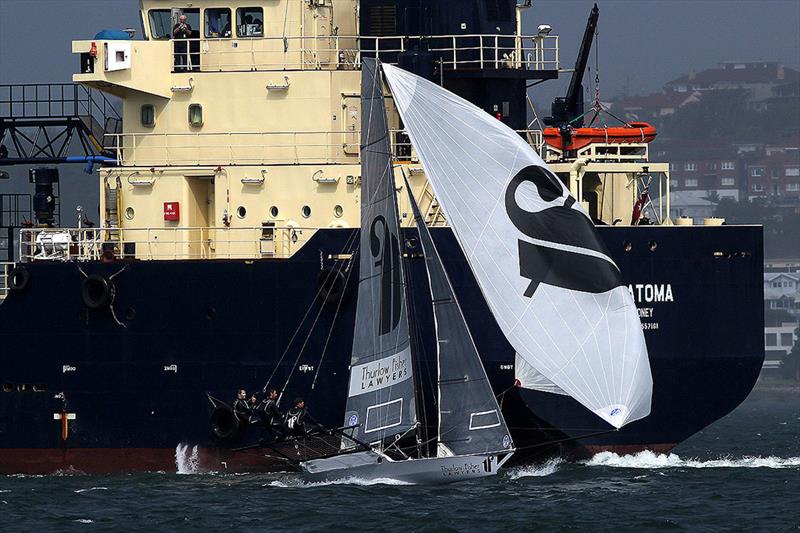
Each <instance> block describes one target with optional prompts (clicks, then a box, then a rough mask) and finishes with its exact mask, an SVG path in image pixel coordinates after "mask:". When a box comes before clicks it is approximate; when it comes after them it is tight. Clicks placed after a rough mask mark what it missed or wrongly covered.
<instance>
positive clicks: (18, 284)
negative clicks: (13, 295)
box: [8, 265, 31, 292]
mask: <svg viewBox="0 0 800 533" xmlns="http://www.w3.org/2000/svg"><path fill="white" fill-rule="evenodd" d="M30 281H31V273H30V272H29V271H28V269H27V268H25V267H24V266H22V265H20V266H17V267H14V268H13V269H12V270H11V272H10V273H9V274H8V288H9V289H11V290H12V291H14V292H22V291H24V290H25V289H27V288H28V284H29V283H30Z"/></svg>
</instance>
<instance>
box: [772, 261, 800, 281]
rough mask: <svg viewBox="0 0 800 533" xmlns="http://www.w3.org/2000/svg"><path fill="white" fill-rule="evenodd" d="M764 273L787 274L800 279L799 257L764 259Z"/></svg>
mask: <svg viewBox="0 0 800 533" xmlns="http://www.w3.org/2000/svg"><path fill="white" fill-rule="evenodd" d="M764 272H776V273H777V272H788V273H789V274H796V275H798V277H800V257H776V258H771V259H767V258H765V259H764Z"/></svg>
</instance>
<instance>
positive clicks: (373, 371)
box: [350, 348, 411, 396]
mask: <svg viewBox="0 0 800 533" xmlns="http://www.w3.org/2000/svg"><path fill="white" fill-rule="evenodd" d="M410 377H411V356H410V351H409V349H408V348H406V349H405V350H403V351H402V352H399V353H396V354H394V355H392V356H390V357H384V358H383V359H379V360H377V361H372V362H371V363H365V364H363V365H358V366H355V367H353V369H352V370H351V371H350V396H354V395H356V394H364V393H365V392H371V391H374V390H378V389H382V388H384V387H389V386H391V385H396V384H398V383H400V382H401V381H405V380H407V379H408V378H410Z"/></svg>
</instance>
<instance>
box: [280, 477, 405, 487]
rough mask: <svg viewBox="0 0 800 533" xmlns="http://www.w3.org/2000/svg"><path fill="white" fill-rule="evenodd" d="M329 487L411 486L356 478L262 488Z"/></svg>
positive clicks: (296, 481) (292, 481)
mask: <svg viewBox="0 0 800 533" xmlns="http://www.w3.org/2000/svg"><path fill="white" fill-rule="evenodd" d="M331 485H354V486H360V487H371V486H373V485H397V486H405V485H413V483H408V482H406V481H399V480H397V479H391V478H375V479H362V478H358V477H348V478H342V479H336V480H332V481H314V482H310V481H303V480H302V479H287V480H285V481H277V480H276V481H272V482H270V483H267V484H265V485H264V487H276V488H281V489H298V488H303V489H305V488H318V487H327V486H331Z"/></svg>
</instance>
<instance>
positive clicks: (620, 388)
mask: <svg viewBox="0 0 800 533" xmlns="http://www.w3.org/2000/svg"><path fill="white" fill-rule="evenodd" d="M383 69H384V73H385V74H386V78H387V80H388V82H389V86H390V88H391V90H392V95H393V97H394V101H395V103H396V105H397V108H398V110H399V112H400V115H401V117H402V118H403V122H404V123H405V126H406V129H407V131H408V134H409V136H410V138H411V142H412V144H413V145H414V148H415V149H416V151H417V154H418V155H419V157H420V161H421V162H422V165H423V167H424V169H425V173H426V175H427V176H428V179H429V180H430V183H431V185H432V187H433V190H434V192H435V193H436V196H437V198H438V200H439V202H440V203H441V205H442V207H443V209H444V212H445V214H446V216H447V218H448V220H449V221H450V223H451V225H452V226H453V229H454V231H455V234H456V236H457V237H458V239H459V243H460V244H461V247H462V248H463V250H464V253H465V254H466V256H467V259H468V261H469V264H470V267H471V268H472V270H473V273H474V274H475V277H476V279H477V280H478V284H479V286H480V288H481V290H482V292H483V294H484V297H485V298H486V301H487V302H488V304H489V307H490V308H491V310H492V313H493V315H494V317H495V318H496V319H497V322H498V324H499V325H500V328H501V329H502V331H503V333H504V334H505V335H506V338H507V339H508V340H509V342H510V343H511V345H512V346H513V347H514V349H515V350H516V351H517V353H518V354H519V355H520V356H521V357H522V358H523V359H524V360H525V361H526V362H527V363H529V364H530V365H531V366H532V367H534V368H535V369H536V370H537V371H538V372H540V373H541V374H542V375H543V376H544V377H545V378H547V379H548V380H550V381H552V382H553V383H554V384H556V385H557V386H558V387H560V388H561V389H563V390H564V391H565V392H566V393H567V394H569V395H570V396H572V397H573V398H575V399H576V400H577V401H579V402H580V403H581V404H583V405H584V406H586V407H587V408H588V409H589V410H591V411H592V412H594V413H595V414H597V415H598V416H599V417H601V418H602V419H604V420H605V421H607V422H608V423H609V424H611V425H612V426H614V427H617V428H619V427H622V426H623V425H624V424H626V423H629V422H632V421H634V420H638V419H640V418H643V417H645V416H647V415H648V414H649V413H650V401H651V396H652V388H653V382H652V377H651V374H650V365H649V361H648V357H647V347H646V345H645V341H644V335H643V333H642V329H641V322H640V320H639V316H638V312H637V310H636V306H635V304H634V302H633V298H632V297H631V295H630V293H629V292H628V289H627V288H626V287H625V286H622V285H621V284H620V285H619V286H616V287H614V288H611V289H610V290H606V291H604V292H586V291H581V290H572V289H567V288H563V287H559V286H555V285H550V284H547V283H541V284H540V285H539V286H538V288H537V289H536V290H535V292H534V293H533V294H532V295H528V296H526V295H525V293H526V289H527V288H528V286H529V284H530V282H531V280H530V279H527V278H525V277H523V276H522V275H521V269H522V266H521V265H522V263H521V262H520V259H521V258H520V251H519V248H518V242H523V241H524V242H527V243H531V244H534V245H536V246H538V247H541V248H542V249H551V250H556V251H567V252H572V253H574V254H576V257H577V258H578V259H581V257H580V256H584V257H586V256H589V257H592V258H595V259H597V258H599V259H601V260H602V261H607V262H608V263H610V264H612V265H613V266H614V268H615V269H616V265H614V263H613V261H612V260H611V259H610V258H609V257H608V256H607V255H606V254H605V253H603V251H602V250H598V249H597V247H596V246H595V247H593V249H590V247H588V245H587V248H583V247H581V246H579V245H576V244H575V242H576V237H577V238H578V240H580V239H579V238H580V235H577V236H576V235H575V234H574V232H573V234H570V235H563V237H564V239H562V242H558V241H559V239H558V238H553V234H556V235H557V234H558V233H559V230H560V228H559V227H558V225H557V224H553V225H551V227H548V232H549V233H550V235H549V236H547V239H549V240H543V239H539V238H536V237H538V235H536V236H533V237H531V236H530V235H526V234H524V233H523V232H522V231H520V230H519V229H518V228H517V226H515V225H514V223H513V222H512V221H511V219H510V218H509V215H508V213H507V210H506V205H505V202H506V198H505V196H506V191H507V189H508V187H509V184H510V183H511V181H512V179H513V178H514V177H515V176H517V175H518V173H519V172H520V171H521V170H522V169H524V168H526V167H530V166H538V167H542V168H545V169H546V168H547V166H546V165H545V163H544V161H542V159H541V158H540V157H539V155H538V154H536V152H535V151H534V150H533V149H532V148H531V147H530V146H529V145H528V144H527V143H526V142H525V141H524V140H523V139H522V138H521V137H520V136H519V135H518V134H517V133H516V132H514V131H513V130H511V129H510V128H508V127H507V126H506V125H505V124H503V123H502V122H501V121H499V120H497V119H495V118H494V117H492V116H490V115H488V114H487V113H485V112H484V111H483V110H481V109H479V108H477V107H476V106H474V105H472V104H471V103H469V102H467V101H466V100H464V99H462V98H460V97H458V96H456V95H454V94H452V93H451V92H449V91H447V90H445V89H443V88H442V87H439V86H438V85H435V84H433V83H431V82H429V81H427V80H424V79H422V78H420V77H418V76H415V75H414V74H411V73H409V72H406V71H404V70H402V69H399V68H397V67H392V66H391V65H383ZM558 187H560V190H561V192H560V195H558V197H557V198H549V199H548V200H545V199H544V198H543V197H542V195H541V194H540V191H539V190H538V189H537V187H535V186H533V185H532V184H531V183H522V184H521V185H519V186H518V188H517V189H516V194H515V195H514V198H515V201H516V203H517V204H518V205H519V206H520V207H521V208H522V209H524V210H525V211H526V212H527V213H541V212H543V211H545V210H548V209H550V208H554V207H558V208H559V209H560V210H561V211H562V212H563V211H564V210H565V208H567V207H568V208H569V209H574V210H576V211H578V212H579V213H581V214H582V215H583V216H587V215H586V214H585V212H584V211H583V210H582V209H581V208H580V206H579V205H578V204H577V202H575V203H570V202H574V201H573V200H572V199H571V197H570V196H569V192H568V191H567V190H566V188H565V187H563V186H560V185H558ZM551 212H552V211H551ZM588 226H590V225H588ZM551 230H552V231H551ZM587 231H591V232H594V231H595V230H594V229H593V228H591V229H590V230H587ZM590 237H592V238H596V235H590ZM520 246H522V245H520ZM617 274H618V273H617Z"/></svg>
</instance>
